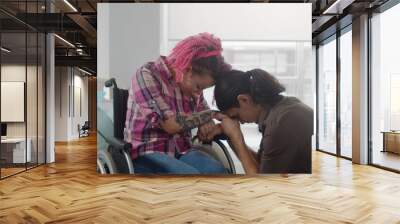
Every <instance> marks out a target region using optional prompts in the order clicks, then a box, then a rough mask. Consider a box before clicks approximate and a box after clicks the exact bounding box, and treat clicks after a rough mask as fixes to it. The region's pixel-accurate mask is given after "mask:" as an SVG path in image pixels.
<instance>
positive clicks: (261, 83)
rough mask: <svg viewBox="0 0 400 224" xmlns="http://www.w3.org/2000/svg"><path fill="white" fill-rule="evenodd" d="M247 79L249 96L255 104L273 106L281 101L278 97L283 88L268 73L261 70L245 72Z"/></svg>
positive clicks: (280, 97)
mask: <svg viewBox="0 0 400 224" xmlns="http://www.w3.org/2000/svg"><path fill="white" fill-rule="evenodd" d="M245 74H246V76H247V77H248V79H249V87H250V88H249V89H250V96H251V97H252V99H253V100H254V102H255V103H257V104H268V105H271V106H272V105H274V104H275V103H276V102H278V101H279V100H281V99H282V96H281V95H280V94H281V93H282V92H284V91H285V87H284V86H283V85H282V84H281V83H280V82H279V81H278V79H276V78H275V77H274V76H272V75H271V74H269V73H268V72H266V71H264V70H261V69H253V70H250V71H247V72H246V73H245Z"/></svg>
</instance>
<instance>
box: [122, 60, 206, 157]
mask: <svg viewBox="0 0 400 224" xmlns="http://www.w3.org/2000/svg"><path fill="white" fill-rule="evenodd" d="M207 109H208V105H207V102H206V101H205V100H204V97H203V95H201V96H200V98H199V99H198V100H195V99H193V98H190V97H187V96H184V95H183V94H182V92H181V90H180V88H179V87H178V85H177V83H176V82H175V79H174V77H173V75H172V73H171V71H170V70H169V69H168V67H167V66H166V64H165V57H163V56H161V57H160V58H158V59H157V60H156V61H155V62H149V63H147V64H145V65H144V66H142V67H141V68H139V70H138V71H137V72H136V74H135V75H134V76H133V77H132V80H131V87H130V90H129V97H128V105H127V112H126V121H125V129H124V138H125V141H126V142H130V143H131V144H132V150H131V157H132V159H136V158H137V157H138V156H141V155H144V154H148V153H153V152H162V153H166V154H168V155H170V156H174V155H175V153H176V152H178V153H185V152H186V151H187V150H188V149H189V148H190V147H191V138H192V135H191V132H190V131H187V132H182V133H178V134H174V135H171V134H168V133H167V132H165V131H164V130H163V129H161V127H160V121H162V120H163V119H165V118H168V117H171V116H175V114H176V113H185V114H191V113H193V112H199V111H203V110H207Z"/></svg>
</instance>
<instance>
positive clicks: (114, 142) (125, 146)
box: [105, 137, 132, 153]
mask: <svg viewBox="0 0 400 224" xmlns="http://www.w3.org/2000/svg"><path fill="white" fill-rule="evenodd" d="M105 140H106V142H107V143H108V144H110V146H112V147H113V148H115V149H118V150H123V151H125V152H128V153H129V151H130V150H131V148H132V145H131V143H128V142H124V141H122V140H120V139H117V138H115V137H106V138H105Z"/></svg>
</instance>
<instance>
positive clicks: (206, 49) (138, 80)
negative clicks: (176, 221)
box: [124, 33, 230, 174]
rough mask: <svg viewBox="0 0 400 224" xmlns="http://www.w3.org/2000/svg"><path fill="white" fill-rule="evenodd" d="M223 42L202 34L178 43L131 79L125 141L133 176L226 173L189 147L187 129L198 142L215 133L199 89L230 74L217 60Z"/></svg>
mask: <svg viewBox="0 0 400 224" xmlns="http://www.w3.org/2000/svg"><path fill="white" fill-rule="evenodd" d="M221 51H222V48H221V41H220V40H219V39H218V38H216V37H215V36H213V35H211V34H209V33H200V34H198V35H194V36H190V37H188V38H186V39H184V40H182V41H180V42H179V43H178V44H177V45H176V46H175V48H174V49H173V50H172V52H171V53H170V55H168V56H167V57H164V56H160V57H159V58H158V59H157V60H156V61H154V62H149V63H146V64H145V65H143V66H142V67H141V68H139V69H138V71H137V72H136V74H135V75H134V76H133V77H132V81H131V88H130V90H129V98H128V105H127V107H128V109H127V113H126V122H125V130H124V135H125V141H127V142H130V143H131V144H132V149H131V157H132V160H133V162H134V166H135V173H165V174H168V173H169V174H221V173H226V172H227V171H226V169H225V168H224V166H223V165H222V164H220V163H219V162H218V161H216V160H214V159H213V158H211V157H210V156H208V155H207V154H205V153H203V152H201V151H199V150H196V149H193V148H191V138H192V135H191V129H192V128H194V127H198V133H197V135H198V136H199V138H200V140H211V139H212V138H213V137H214V135H216V134H218V133H219V131H218V130H216V128H215V127H216V126H215V124H214V123H213V122H212V119H211V118H212V116H213V115H212V114H211V113H212V112H210V111H209V108H208V105H207V102H206V101H205V99H204V97H203V90H204V89H206V88H208V87H211V86H213V85H214V83H215V80H216V78H217V76H218V74H220V73H222V72H224V71H227V70H230V65H228V64H226V63H225V62H224V59H223V57H222V56H221Z"/></svg>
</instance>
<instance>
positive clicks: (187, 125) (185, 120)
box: [176, 110, 216, 131]
mask: <svg viewBox="0 0 400 224" xmlns="http://www.w3.org/2000/svg"><path fill="white" fill-rule="evenodd" d="M215 113H216V111H214V110H205V111H202V112H198V113H193V114H192V115H190V116H182V115H180V114H177V115H176V122H177V123H178V124H179V125H180V126H181V127H182V130H183V131H189V130H192V129H193V128H196V127H198V126H200V125H203V124H205V123H207V122H210V121H211V120H212V119H213V116H214V114H215Z"/></svg>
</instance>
